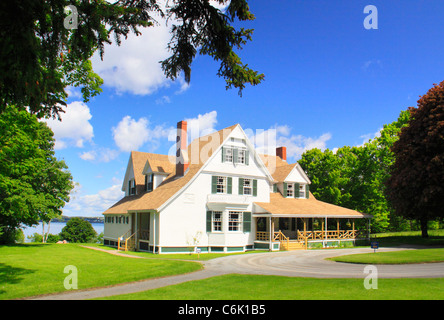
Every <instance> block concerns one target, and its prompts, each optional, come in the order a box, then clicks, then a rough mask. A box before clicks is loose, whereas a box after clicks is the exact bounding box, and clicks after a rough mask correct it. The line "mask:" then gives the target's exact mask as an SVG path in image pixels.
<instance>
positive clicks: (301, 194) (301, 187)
mask: <svg viewBox="0 0 444 320" xmlns="http://www.w3.org/2000/svg"><path fill="white" fill-rule="evenodd" d="M299 198H305V185H303V184H300V185H299Z"/></svg>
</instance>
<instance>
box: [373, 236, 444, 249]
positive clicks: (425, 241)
mask: <svg viewBox="0 0 444 320" xmlns="http://www.w3.org/2000/svg"><path fill="white" fill-rule="evenodd" d="M372 240H375V241H378V242H379V246H380V247H403V248H412V249H420V248H423V247H437V248H440V247H444V236H429V237H428V238H422V237H421V236H385V237H376V238H372Z"/></svg>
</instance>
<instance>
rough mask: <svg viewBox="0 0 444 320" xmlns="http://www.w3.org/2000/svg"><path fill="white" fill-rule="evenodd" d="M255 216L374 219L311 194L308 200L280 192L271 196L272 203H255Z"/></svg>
mask: <svg viewBox="0 0 444 320" xmlns="http://www.w3.org/2000/svg"><path fill="white" fill-rule="evenodd" d="M254 204H255V205H256V209H257V210H256V213H255V214H254V215H257V216H260V215H271V216H273V217H293V218H325V217H327V218H372V217H373V216H372V215H370V214H367V213H361V212H358V211H356V210H351V209H347V208H343V207H340V206H336V205H333V204H330V203H326V202H323V201H319V200H316V198H315V197H314V196H313V194H312V193H311V192H310V197H309V198H308V199H295V198H284V197H283V196H282V195H281V194H280V193H279V192H277V193H271V194H270V202H255V203H254Z"/></svg>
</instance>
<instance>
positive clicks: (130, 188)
mask: <svg viewBox="0 0 444 320" xmlns="http://www.w3.org/2000/svg"><path fill="white" fill-rule="evenodd" d="M135 194H136V181H135V180H134V179H132V180H129V181H128V195H130V196H132V195H135Z"/></svg>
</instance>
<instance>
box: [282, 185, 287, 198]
mask: <svg viewBox="0 0 444 320" xmlns="http://www.w3.org/2000/svg"><path fill="white" fill-rule="evenodd" d="M283 196H284V198H286V197H287V183H285V182H284V194H283Z"/></svg>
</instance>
